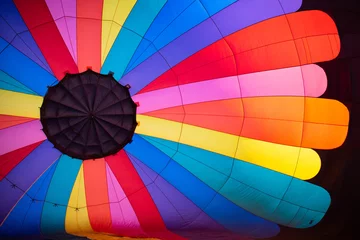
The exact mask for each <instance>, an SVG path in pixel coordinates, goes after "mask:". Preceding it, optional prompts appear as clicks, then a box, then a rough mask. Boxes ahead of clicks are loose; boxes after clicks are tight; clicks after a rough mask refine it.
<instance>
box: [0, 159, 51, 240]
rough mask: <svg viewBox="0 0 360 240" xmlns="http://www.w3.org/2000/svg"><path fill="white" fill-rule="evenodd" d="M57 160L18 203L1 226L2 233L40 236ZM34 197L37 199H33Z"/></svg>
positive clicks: (0, 233)
mask: <svg viewBox="0 0 360 240" xmlns="http://www.w3.org/2000/svg"><path fill="white" fill-rule="evenodd" d="M57 162H58V161H56V162H55V163H54V164H53V165H52V166H51V167H49V169H48V170H47V171H46V172H44V173H43V174H42V175H41V177H40V178H39V179H38V180H37V181H36V182H35V183H34V184H33V185H32V187H31V188H30V189H29V191H28V192H27V194H25V195H24V196H23V197H22V198H21V200H20V201H19V202H18V203H17V205H16V206H15V208H14V209H13V210H12V211H11V213H10V215H9V216H8V218H7V219H6V220H5V222H4V224H3V225H2V226H1V227H0V235H5V236H12V237H15V236H17V237H19V235H20V236H25V235H26V237H30V236H40V234H41V233H40V224H41V212H42V209H43V205H44V201H45V197H46V192H47V190H48V187H49V184H50V181H51V178H52V176H53V174H54V172H55V168H56V165H57ZM32 198H33V199H35V201H32Z"/></svg>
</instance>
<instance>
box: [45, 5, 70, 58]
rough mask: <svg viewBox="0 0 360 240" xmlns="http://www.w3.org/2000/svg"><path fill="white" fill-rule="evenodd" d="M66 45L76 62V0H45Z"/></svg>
mask: <svg viewBox="0 0 360 240" xmlns="http://www.w3.org/2000/svg"><path fill="white" fill-rule="evenodd" d="M45 1H46V4H47V6H48V8H49V11H50V13H51V15H52V18H53V19H54V22H55V23H56V26H57V29H58V30H59V32H60V34H61V37H62V39H63V40H64V43H65V44H66V47H67V48H68V50H69V52H70V54H71V56H72V58H73V59H74V62H75V63H77V46H76V41H77V40H76V37H77V36H76V1H72V0H45Z"/></svg>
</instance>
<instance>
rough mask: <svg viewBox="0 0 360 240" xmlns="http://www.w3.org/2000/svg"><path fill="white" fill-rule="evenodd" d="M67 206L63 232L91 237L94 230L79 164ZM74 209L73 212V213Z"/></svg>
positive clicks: (82, 167)
mask: <svg viewBox="0 0 360 240" xmlns="http://www.w3.org/2000/svg"><path fill="white" fill-rule="evenodd" d="M68 204H69V206H71V208H69V207H68V208H67V210H66V218H65V230H66V232H67V233H68V234H72V235H76V236H82V237H89V238H91V237H93V235H92V234H93V233H95V232H94V230H93V229H92V227H91V224H90V219H89V214H88V210H87V203H86V195H85V185H84V165H83V164H81V166H80V168H79V172H78V174H77V176H76V179H75V182H74V185H73V188H72V191H71V195H70V198H69V203H68ZM74 208H75V211H74Z"/></svg>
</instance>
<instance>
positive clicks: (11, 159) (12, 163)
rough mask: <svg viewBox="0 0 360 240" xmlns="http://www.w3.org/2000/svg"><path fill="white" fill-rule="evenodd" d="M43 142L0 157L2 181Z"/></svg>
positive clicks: (0, 176)
mask: <svg viewBox="0 0 360 240" xmlns="http://www.w3.org/2000/svg"><path fill="white" fill-rule="evenodd" d="M41 143H42V142H41V141H40V142H37V143H33V144H31V145H28V146H25V147H22V148H18V149H16V150H14V151H12V152H8V153H6V154H3V155H1V156H0V181H1V180H3V178H4V177H5V176H6V175H7V174H8V173H9V172H10V171H11V170H13V169H14V168H15V167H16V166H17V165H18V164H19V163H20V162H21V161H22V160H23V159H24V158H25V157H26V156H27V155H29V154H30V153H31V152H32V151H33V150H34V149H35V148H37V147H38V146H39V145H40V144H41Z"/></svg>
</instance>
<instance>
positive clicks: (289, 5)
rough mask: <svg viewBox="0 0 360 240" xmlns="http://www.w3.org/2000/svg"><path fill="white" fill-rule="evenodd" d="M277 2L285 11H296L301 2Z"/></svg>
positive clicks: (285, 0) (290, 0)
mask: <svg viewBox="0 0 360 240" xmlns="http://www.w3.org/2000/svg"><path fill="white" fill-rule="evenodd" d="M279 2H280V3H281V7H282V8H283V9H284V11H285V12H286V13H290V12H296V11H297V10H299V8H300V7H301V4H302V0H279Z"/></svg>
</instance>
